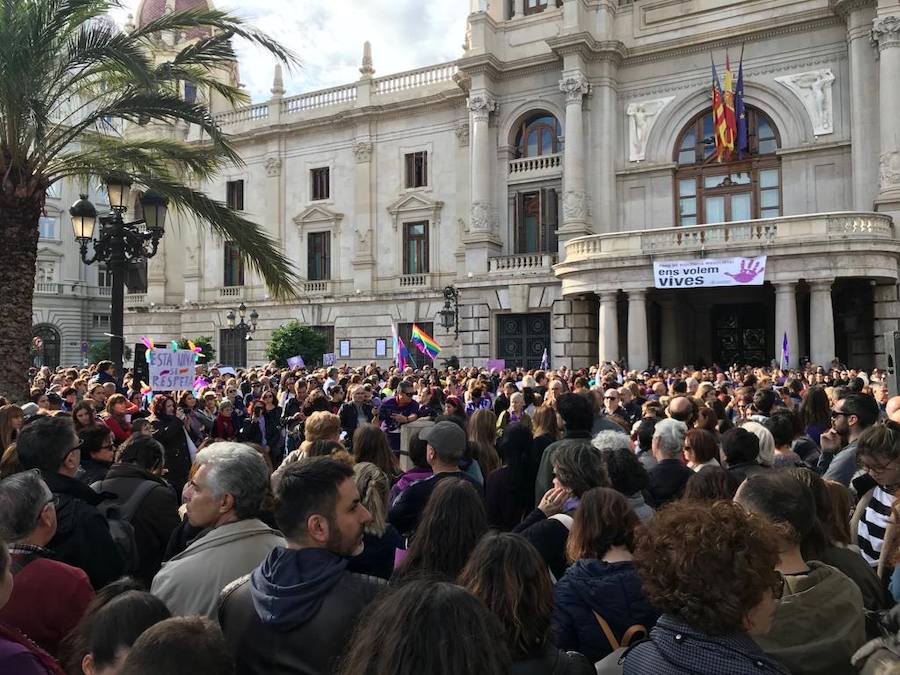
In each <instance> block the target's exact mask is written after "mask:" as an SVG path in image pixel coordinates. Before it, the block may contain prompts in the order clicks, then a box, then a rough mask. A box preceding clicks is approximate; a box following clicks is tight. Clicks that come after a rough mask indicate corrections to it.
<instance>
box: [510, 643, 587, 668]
mask: <svg viewBox="0 0 900 675" xmlns="http://www.w3.org/2000/svg"><path fill="white" fill-rule="evenodd" d="M596 672H597V671H596V670H594V665H593V664H592V663H591V662H590V661H588V660H587V657H585V656H582V655H581V654H579V653H578V652H564V651H562V650H561V649H557V648H556V647H554V646H553V644H551V643H550V642H547V643H546V644H545V645H544V646H543V647H541V648H540V649H537V650H535V652H534V653H532V654H530V655H529V656H528V657H527V658H524V659H517V660H516V661H514V662H513V665H512V668H511V669H510V671H509V673H510V675H595V673H596Z"/></svg>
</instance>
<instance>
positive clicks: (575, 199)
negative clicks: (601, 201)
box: [563, 190, 591, 223]
mask: <svg viewBox="0 0 900 675" xmlns="http://www.w3.org/2000/svg"><path fill="white" fill-rule="evenodd" d="M590 215H591V206H590V197H588V195H587V193H585V192H582V191H580V190H566V192H565V193H564V194H563V221H564V222H567V223H568V222H570V221H577V222H584V221H586V220H587V219H588V218H589V217H590Z"/></svg>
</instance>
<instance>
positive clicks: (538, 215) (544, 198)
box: [515, 188, 559, 253]
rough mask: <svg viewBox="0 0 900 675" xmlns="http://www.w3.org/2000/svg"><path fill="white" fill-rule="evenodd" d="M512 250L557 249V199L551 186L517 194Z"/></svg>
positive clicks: (536, 251) (519, 251) (529, 251)
mask: <svg viewBox="0 0 900 675" xmlns="http://www.w3.org/2000/svg"><path fill="white" fill-rule="evenodd" d="M515 223H516V229H515V252H516V253H553V252H555V251H556V250H557V246H558V244H557V237H556V230H557V227H558V225H559V198H558V193H557V191H556V190H555V189H554V188H544V189H543V190H535V191H534V192H522V193H519V194H517V195H516V211H515Z"/></svg>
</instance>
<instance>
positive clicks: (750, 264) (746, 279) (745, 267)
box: [725, 259, 763, 284]
mask: <svg viewBox="0 0 900 675" xmlns="http://www.w3.org/2000/svg"><path fill="white" fill-rule="evenodd" d="M762 271H763V266H762V265H761V264H760V262H759V261H758V260H746V259H745V260H741V271H740V272H738V273H737V274H732V273H731V272H725V274H726V275H727V276H729V277H731V278H732V279H734V280H735V281H736V282H738V283H739V284H749V283H750V282H751V281H753V280H754V279H755V278H756V277H757V276H758V275H759V273H760V272H762Z"/></svg>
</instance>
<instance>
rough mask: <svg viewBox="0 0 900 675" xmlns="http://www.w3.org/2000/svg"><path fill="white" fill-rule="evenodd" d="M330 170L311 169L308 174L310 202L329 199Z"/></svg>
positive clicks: (326, 168)
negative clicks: (310, 185) (310, 184)
mask: <svg viewBox="0 0 900 675" xmlns="http://www.w3.org/2000/svg"><path fill="white" fill-rule="evenodd" d="M330 174H331V169H329V168H328V167H327V166H323V167H320V168H318V169H312V170H311V171H310V172H309V177H310V181H311V183H312V188H311V190H310V194H311V195H312V201H314V202H315V201H319V200H321V199H330V198H331V175H330Z"/></svg>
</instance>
